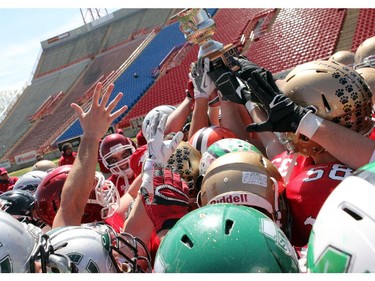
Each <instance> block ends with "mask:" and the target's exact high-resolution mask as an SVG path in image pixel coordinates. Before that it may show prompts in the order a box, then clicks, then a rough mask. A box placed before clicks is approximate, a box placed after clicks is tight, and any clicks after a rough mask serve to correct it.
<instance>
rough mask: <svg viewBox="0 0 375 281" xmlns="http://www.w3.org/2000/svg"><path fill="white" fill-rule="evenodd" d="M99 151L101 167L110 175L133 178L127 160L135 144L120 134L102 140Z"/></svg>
mask: <svg viewBox="0 0 375 281" xmlns="http://www.w3.org/2000/svg"><path fill="white" fill-rule="evenodd" d="M99 150H100V151H99V152H100V158H101V159H102V161H103V165H104V166H105V167H106V168H107V169H108V170H110V171H111V173H112V174H117V175H122V176H126V177H128V178H129V177H132V176H133V171H132V169H131V168H130V164H129V159H130V156H131V155H132V154H133V152H134V151H135V144H134V143H133V142H132V141H131V140H130V139H129V138H127V137H125V136H124V135H121V134H110V135H108V136H106V137H105V138H104V139H103V140H102V142H101V144H100V149H99Z"/></svg>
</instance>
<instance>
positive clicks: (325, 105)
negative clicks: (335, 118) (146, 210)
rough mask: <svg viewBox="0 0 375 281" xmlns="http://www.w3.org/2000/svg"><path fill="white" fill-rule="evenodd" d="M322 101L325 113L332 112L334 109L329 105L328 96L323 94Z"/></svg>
mask: <svg viewBox="0 0 375 281" xmlns="http://www.w3.org/2000/svg"><path fill="white" fill-rule="evenodd" d="M322 101H323V105H324V109H325V112H326V113H329V112H331V110H332V108H331V106H330V105H329V103H328V100H327V98H326V96H325V95H323V94H322Z"/></svg>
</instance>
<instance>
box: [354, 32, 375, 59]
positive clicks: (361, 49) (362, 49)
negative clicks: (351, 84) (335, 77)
mask: <svg viewBox="0 0 375 281" xmlns="http://www.w3.org/2000/svg"><path fill="white" fill-rule="evenodd" d="M374 55H375V36H373V37H370V38H367V39H366V40H365V41H363V42H362V43H361V45H359V46H358V48H357V50H356V51H355V58H354V63H355V64H356V65H358V64H361V63H363V61H364V60H365V58H367V57H370V56H374Z"/></svg>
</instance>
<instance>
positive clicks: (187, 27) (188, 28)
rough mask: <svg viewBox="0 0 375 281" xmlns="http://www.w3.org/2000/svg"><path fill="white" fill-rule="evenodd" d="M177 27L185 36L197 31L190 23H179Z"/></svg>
mask: <svg viewBox="0 0 375 281" xmlns="http://www.w3.org/2000/svg"><path fill="white" fill-rule="evenodd" d="M179 27H180V31H181V32H182V33H183V34H185V35H190V33H192V32H194V31H196V30H197V29H198V28H197V27H196V26H195V24H194V23H193V22H192V21H187V22H184V23H181V24H180V26H179Z"/></svg>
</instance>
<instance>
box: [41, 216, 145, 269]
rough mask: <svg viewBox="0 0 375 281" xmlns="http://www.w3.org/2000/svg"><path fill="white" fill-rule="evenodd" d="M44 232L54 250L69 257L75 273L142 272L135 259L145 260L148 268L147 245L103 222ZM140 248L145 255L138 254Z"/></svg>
mask: <svg viewBox="0 0 375 281" xmlns="http://www.w3.org/2000/svg"><path fill="white" fill-rule="evenodd" d="M47 235H48V236H49V237H50V240H51V244H52V245H53V247H54V248H55V249H56V252H57V253H61V254H64V255H66V256H68V257H69V258H70V259H71V261H72V262H73V263H74V264H75V265H76V267H77V269H78V273H117V272H124V271H125V272H141V271H142V270H141V269H140V267H139V266H138V260H145V261H146V263H147V264H148V269H147V270H150V269H151V262H150V260H151V258H150V255H149V252H148V250H147V246H146V245H145V244H144V243H143V242H142V241H140V240H139V239H137V238H134V237H133V236H131V235H130V234H126V233H121V234H117V233H116V232H115V231H114V230H113V229H112V228H111V227H110V226H108V225H106V224H99V223H96V224H83V225H80V226H66V227H60V228H56V229H52V230H50V231H49V232H47ZM139 247H143V251H144V253H146V254H145V256H138V250H139ZM120 267H121V268H120Z"/></svg>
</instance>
